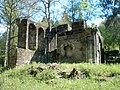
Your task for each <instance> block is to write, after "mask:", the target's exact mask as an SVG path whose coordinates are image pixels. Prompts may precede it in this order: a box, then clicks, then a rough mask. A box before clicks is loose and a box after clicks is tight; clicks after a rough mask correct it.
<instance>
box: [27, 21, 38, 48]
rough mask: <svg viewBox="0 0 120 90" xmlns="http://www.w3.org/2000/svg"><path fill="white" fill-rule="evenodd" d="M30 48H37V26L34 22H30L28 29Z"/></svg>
mask: <svg viewBox="0 0 120 90" xmlns="http://www.w3.org/2000/svg"><path fill="white" fill-rule="evenodd" d="M28 49H30V50H35V49H36V26H35V25H34V24H32V23H30V24H29V31H28Z"/></svg>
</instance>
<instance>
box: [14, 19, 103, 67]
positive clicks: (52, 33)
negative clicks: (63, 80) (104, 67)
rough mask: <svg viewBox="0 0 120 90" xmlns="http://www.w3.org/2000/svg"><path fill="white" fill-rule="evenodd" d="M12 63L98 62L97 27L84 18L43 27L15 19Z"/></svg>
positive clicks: (98, 32)
mask: <svg viewBox="0 0 120 90" xmlns="http://www.w3.org/2000/svg"><path fill="white" fill-rule="evenodd" d="M18 26H19V30H18V45H17V50H16V54H15V55H16V56H15V57H16V60H15V65H22V64H25V63H30V62H32V61H36V62H68V63H79V62H90V63H102V62H103V61H102V59H101V58H102V56H103V55H102V52H103V44H102V42H103V41H102V37H101V34H100V31H99V30H98V29H97V28H87V27H86V24H85V21H83V20H81V21H79V22H74V23H72V28H71V29H70V28H69V26H68V25H67V24H64V25H59V26H57V27H54V28H51V30H50V29H49V28H43V27H40V26H38V25H37V24H35V23H34V22H32V21H30V20H27V19H22V20H21V21H20V23H19V25H18Z"/></svg>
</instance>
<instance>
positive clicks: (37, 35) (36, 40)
mask: <svg viewBox="0 0 120 90" xmlns="http://www.w3.org/2000/svg"><path fill="white" fill-rule="evenodd" d="M38 30H39V28H38V27H36V50H37V49H38Z"/></svg>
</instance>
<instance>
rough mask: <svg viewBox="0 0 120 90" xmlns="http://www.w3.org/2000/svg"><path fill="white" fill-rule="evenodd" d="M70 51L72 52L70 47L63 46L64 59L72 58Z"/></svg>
mask: <svg viewBox="0 0 120 90" xmlns="http://www.w3.org/2000/svg"><path fill="white" fill-rule="evenodd" d="M72 50H73V47H72V45H67V46H65V47H64V51H65V54H64V56H65V57H71V56H72Z"/></svg>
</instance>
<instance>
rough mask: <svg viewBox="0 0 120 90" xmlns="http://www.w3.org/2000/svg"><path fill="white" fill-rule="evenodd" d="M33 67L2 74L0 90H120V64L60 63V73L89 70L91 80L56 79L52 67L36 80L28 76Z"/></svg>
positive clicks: (20, 68) (11, 70)
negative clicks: (74, 69)
mask: <svg viewBox="0 0 120 90" xmlns="http://www.w3.org/2000/svg"><path fill="white" fill-rule="evenodd" d="M39 65H42V64H32V65H25V66H20V67H16V68H14V69H10V70H7V71H5V72H3V73H1V74H0V90H33V89H34V90H61V89H64V90H78V89H80V90H110V89H112V90H119V89H120V84H119V83H120V69H119V68H120V65H119V64H110V65H104V64H101V65H97V64H89V63H79V64H75V63H73V64H67V63H66V64H65V63H63V64H60V71H64V70H66V71H69V70H70V71H71V70H72V69H73V68H76V69H77V70H79V71H87V72H89V73H90V77H86V78H83V79H72V78H71V79H70V78H69V79H67V78H56V76H57V71H58V70H55V69H52V68H49V69H46V70H45V71H43V72H39V73H38V74H37V75H36V76H35V77H34V76H32V75H29V74H28V73H27V70H28V69H29V68H30V67H31V66H34V67H36V66H39Z"/></svg>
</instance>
